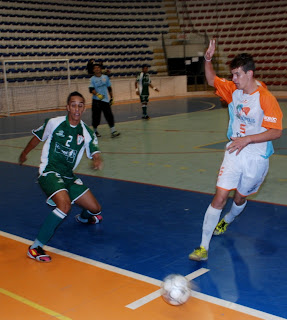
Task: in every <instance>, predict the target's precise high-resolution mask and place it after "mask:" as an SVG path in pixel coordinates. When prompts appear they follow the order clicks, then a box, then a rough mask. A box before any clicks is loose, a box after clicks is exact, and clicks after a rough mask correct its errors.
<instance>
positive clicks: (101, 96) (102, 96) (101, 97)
mask: <svg viewBox="0 0 287 320" xmlns="http://www.w3.org/2000/svg"><path fill="white" fill-rule="evenodd" d="M96 96H97V97H98V98H99V99H100V100H103V99H104V97H105V96H104V95H103V94H100V93H97V94H96Z"/></svg>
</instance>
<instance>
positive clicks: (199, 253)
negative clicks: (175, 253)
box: [188, 246, 208, 261]
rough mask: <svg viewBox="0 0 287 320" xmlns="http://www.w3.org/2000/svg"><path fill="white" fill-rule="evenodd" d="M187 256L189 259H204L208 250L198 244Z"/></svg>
mask: <svg viewBox="0 0 287 320" xmlns="http://www.w3.org/2000/svg"><path fill="white" fill-rule="evenodd" d="M188 257H189V259H190V260H195V261H205V260H207V259H208V252H207V250H206V249H205V248H204V247H202V246H200V247H198V248H196V249H195V250H194V251H193V252H192V253H191V254H190V255H189V256H188Z"/></svg>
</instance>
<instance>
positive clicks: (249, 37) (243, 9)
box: [177, 0, 287, 90]
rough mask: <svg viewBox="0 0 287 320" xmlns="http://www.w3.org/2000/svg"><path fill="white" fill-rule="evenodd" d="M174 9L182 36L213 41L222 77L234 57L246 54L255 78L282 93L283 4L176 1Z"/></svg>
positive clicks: (280, 0) (270, 0)
mask: <svg viewBox="0 0 287 320" xmlns="http://www.w3.org/2000/svg"><path fill="white" fill-rule="evenodd" d="M177 7H178V14H179V20H180V27H181V29H182V30H183V31H184V32H185V33H189V32H191V31H192V30H193V31H196V32H199V33H202V34H205V33H206V35H207V36H208V37H209V38H212V37H215V38H217V42H218V52H217V60H218V62H219V63H218V70H219V71H220V73H221V75H222V76H225V75H227V74H229V66H228V65H229V61H230V60H231V59H232V58H233V57H234V56H235V54H236V53H240V52H248V53H251V54H252V55H253V56H254V58H255V61H256V64H257V72H256V74H257V77H258V78H260V79H262V80H263V81H266V82H268V85H269V86H271V88H272V89H285V90H286V82H287V81H286V80H287V78H286V59H287V43H286V33H287V23H286V18H287V10H286V9H287V3H286V1H284V0H261V1H247V0H242V1H240V2H236V1H224V0H221V1H216V2H214V1H213V2H212V1H207V0H203V1H200V2H199V1H195V0H184V1H183V0H178V1H177ZM271 76H272V77H271Z"/></svg>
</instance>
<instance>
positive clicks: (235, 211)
mask: <svg viewBox="0 0 287 320" xmlns="http://www.w3.org/2000/svg"><path fill="white" fill-rule="evenodd" d="M246 204H247V201H245V202H244V203H243V204H242V205H241V206H238V205H236V203H235V202H234V201H233V203H232V206H231V209H230V211H229V212H228V213H227V214H226V215H225V216H224V221H225V222H227V223H231V222H232V221H233V220H234V219H235V218H236V217H237V216H238V215H239V214H240V213H241V212H242V211H243V210H244V208H245V206H246Z"/></svg>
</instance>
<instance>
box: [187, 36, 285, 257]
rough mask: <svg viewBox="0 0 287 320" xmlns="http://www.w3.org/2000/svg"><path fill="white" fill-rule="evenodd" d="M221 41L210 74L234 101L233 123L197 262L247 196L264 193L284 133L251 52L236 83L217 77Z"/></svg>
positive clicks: (235, 63)
mask: <svg viewBox="0 0 287 320" xmlns="http://www.w3.org/2000/svg"><path fill="white" fill-rule="evenodd" d="M214 52H215V40H214V39H212V40H211V41H210V43H209V47H208V49H207V51H206V53H205V56H204V57H205V76H206V79H207V82H208V84H209V85H210V86H213V87H215V89H216V94H217V95H219V96H220V97H221V98H222V99H223V100H224V101H226V102H227V103H228V111H229V125H228V130H227V137H228V139H229V140H230V141H229V142H228V143H227V145H226V150H225V154H224V159H223V162H222V165H221V167H220V171H219V174H218V179H217V184H216V193H215V195H214V198H213V200H212V202H211V204H210V205H209V207H208V208H207V210H206V213H205V216H204V221H203V227H202V239H201V244H200V246H199V247H198V248H196V249H195V250H194V251H193V252H192V253H191V254H190V255H189V258H190V259H191V260H196V261H201V260H207V258H208V249H209V243H210V240H211V237H212V235H213V234H214V235H220V234H223V233H224V232H225V231H226V228H227V226H228V225H229V224H230V223H231V222H232V221H233V220H234V219H235V218H236V217H237V216H238V215H239V214H240V213H241V212H242V211H243V209H244V208H245V206H246V203H247V201H246V198H247V196H249V195H250V194H252V193H255V192H257V191H258V189H259V187H260V185H261V184H262V182H263V180H264V178H265V176H266V174H267V172H268V168H269V157H270V156H271V155H272V154H273V153H274V149H273V145H272V140H275V139H278V138H279V137H280V136H281V134H282V117H283V115H282V111H281V109H280V106H279V104H278V102H277V100H276V98H275V97H274V96H273V95H272V94H271V93H270V91H268V89H267V88H266V87H265V86H264V85H262V82H260V81H258V80H256V79H255V78H254V71H255V64H254V61H253V58H252V56H251V55H249V54H247V53H243V54H239V55H237V56H236V57H235V58H234V59H233V60H232V61H231V63H230V69H231V73H232V81H228V80H226V79H221V78H219V77H217V75H216V73H215V71H214V69H213V66H212V57H213V55H214ZM231 190H235V193H234V199H233V204H232V207H231V210H230V211H229V212H228V213H227V214H226V215H225V216H224V218H223V219H222V220H221V221H220V222H219V219H220V215H221V212H222V210H223V208H224V206H225V204H226V201H227V199H228V196H229V193H230V191H231Z"/></svg>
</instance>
